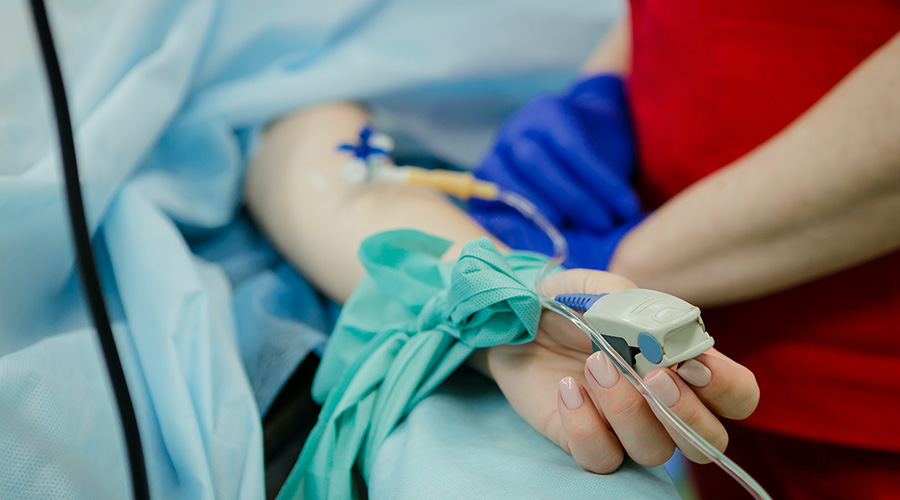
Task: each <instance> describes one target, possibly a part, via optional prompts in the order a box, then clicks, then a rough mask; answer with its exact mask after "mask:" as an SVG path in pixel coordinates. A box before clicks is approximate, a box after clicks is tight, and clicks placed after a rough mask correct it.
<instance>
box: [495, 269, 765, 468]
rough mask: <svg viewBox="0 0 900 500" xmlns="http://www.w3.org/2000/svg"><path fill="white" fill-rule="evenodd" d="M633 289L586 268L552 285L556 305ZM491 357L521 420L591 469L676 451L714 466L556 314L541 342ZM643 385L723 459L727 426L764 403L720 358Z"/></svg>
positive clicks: (713, 354) (548, 318) (751, 383)
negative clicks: (561, 297) (569, 296)
mask: <svg viewBox="0 0 900 500" xmlns="http://www.w3.org/2000/svg"><path fill="white" fill-rule="evenodd" d="M633 287H634V285H633V284H632V283H631V282H629V281H628V280H626V279H625V278H622V277H620V276H618V275H615V274H610V273H606V272H602V271H589V270H583V269H576V270H570V271H565V272H563V273H560V274H557V275H555V276H552V277H550V278H548V279H547V282H546V284H545V289H546V291H547V293H549V294H550V295H551V296H553V295H556V294H559V293H603V292H614V291H619V290H623V289H626V288H633ZM589 356H590V358H588V357H589ZM486 357H487V365H488V369H489V370H490V372H491V375H492V376H493V377H494V379H495V380H496V381H497V384H498V385H499V386H500V389H501V390H502V391H503V393H504V394H505V395H506V398H507V399H508V400H509V402H510V404H511V405H512V407H513V408H514V409H515V410H516V412H518V413H519V415H521V416H522V418H524V419H525V420H526V421H527V422H528V423H530V424H531V425H532V426H533V427H534V428H535V429H537V430H538V431H540V432H541V433H542V434H543V435H544V436H546V437H548V438H549V439H551V440H553V441H554V442H556V443H557V444H558V445H559V446H561V447H562V448H563V449H565V450H567V451H568V452H569V453H571V454H572V456H573V457H575V460H576V461H577V462H578V464H579V465H580V466H581V467H583V468H585V469H587V470H590V471H593V472H599V473H608V472H613V471H615V470H616V469H617V468H618V467H619V465H620V464H621V463H622V460H623V458H624V454H625V453H626V452H627V453H628V456H630V457H631V458H632V459H633V460H634V461H636V462H637V463H639V464H642V465H645V466H657V465H660V464H662V463H664V462H665V461H666V460H668V459H669V458H670V457H671V456H672V453H673V451H674V449H675V446H676V444H679V448H680V449H681V451H682V452H683V453H684V454H685V455H686V456H687V457H688V458H690V459H691V460H694V461H696V462H704V461H706V460H705V457H703V455H701V454H700V453H699V452H698V451H697V450H695V449H692V448H690V447H689V446H683V445H681V443H680V438H679V437H677V435H676V437H675V438H673V437H672V436H670V435H669V433H668V432H667V431H666V428H665V427H664V426H663V424H661V423H660V422H659V420H657V418H656V417H655V416H654V414H653V412H652V411H651V409H650V407H649V405H648V404H647V403H646V401H645V400H644V398H643V397H642V396H641V395H640V394H639V393H638V392H637V390H636V389H634V387H632V386H631V384H630V383H629V382H628V381H627V380H626V379H625V378H624V377H623V376H621V375H620V374H619V373H618V371H617V370H616V369H615V367H614V366H613V365H612V363H611V362H610V361H608V360H607V358H606V356H605V355H603V354H602V353H597V354H596V355H593V356H591V343H590V340H588V338H587V337H586V336H585V335H584V333H582V332H581V330H579V329H578V328H577V327H575V326H574V325H572V324H571V323H570V322H569V321H568V320H566V319H565V318H562V317H560V316H558V315H556V314H555V313H552V312H549V311H544V313H543V316H542V318H541V324H540V329H539V330H538V332H537V335H536V337H535V340H534V342H531V343H528V344H524V345H505V346H498V347H494V348H491V349H489V350H488V352H487V354H486ZM585 360H587V363H586V362H585ZM698 362H699V363H698ZM679 372H680V373H681V375H680V376H679ZM644 380H645V381H647V382H648V384H649V385H650V386H651V388H652V389H653V391H654V393H655V394H657V395H658V396H660V399H661V400H662V401H663V402H664V403H666V404H668V405H669V406H670V408H671V409H672V411H673V412H675V414H677V415H678V416H679V417H680V418H681V419H682V420H684V422H685V423H687V424H688V425H689V426H691V427H692V428H693V429H694V430H696V431H697V432H699V433H700V434H701V435H702V436H704V437H705V438H706V439H707V440H708V441H709V442H710V443H712V444H713V445H714V446H715V447H716V448H718V449H719V450H724V449H725V446H726V445H727V443H728V435H727V434H726V432H725V429H724V427H723V426H722V424H721V423H720V422H719V417H725V418H729V419H742V418H746V417H747V416H749V415H750V414H751V413H752V412H753V410H754V409H755V408H756V404H757V402H758V400H759V388H758V386H757V385H756V379H755V377H754V376H753V373H751V372H750V371H749V370H748V369H746V368H744V367H743V366H741V365H739V364H737V363H735V362H734V361H732V360H731V359H729V358H727V357H725V356H724V355H722V354H721V353H719V352H718V351H716V350H715V349H710V350H709V351H707V352H706V353H704V354H702V355H700V356H698V357H697V358H695V361H688V362H685V363H683V364H682V365H681V366H680V367H678V368H677V369H670V368H664V369H659V370H654V371H653V372H651V373H649V374H648V375H647V377H645V379H644Z"/></svg>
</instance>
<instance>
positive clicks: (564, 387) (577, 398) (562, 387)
mask: <svg viewBox="0 0 900 500" xmlns="http://www.w3.org/2000/svg"><path fill="white" fill-rule="evenodd" d="M559 394H560V395H561V396H562V400H563V403H565V405H566V408H568V409H570V410H577V409H578V408H581V405H582V404H584V396H582V395H581V388H580V387H578V383H576V382H575V379H573V378H572V377H566V378H564V379H562V380H560V381H559Z"/></svg>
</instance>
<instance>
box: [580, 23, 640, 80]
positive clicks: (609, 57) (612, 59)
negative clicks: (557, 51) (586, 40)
mask: <svg viewBox="0 0 900 500" xmlns="http://www.w3.org/2000/svg"><path fill="white" fill-rule="evenodd" d="M581 72H582V73H585V74H587V75H597V74H600V73H614V74H617V75H621V76H623V77H624V76H626V75H628V73H630V72H631V18H630V17H629V15H628V11H627V9H626V11H625V14H624V15H623V16H622V19H619V21H617V22H616V24H615V25H614V26H613V27H612V28H611V29H610V30H609V31H608V32H607V33H606V35H605V36H604V37H603V40H601V41H600V44H598V45H597V48H595V49H594V51H593V52H592V53H591V55H590V57H588V60H587V62H585V63H584V65H583V66H582V68H581Z"/></svg>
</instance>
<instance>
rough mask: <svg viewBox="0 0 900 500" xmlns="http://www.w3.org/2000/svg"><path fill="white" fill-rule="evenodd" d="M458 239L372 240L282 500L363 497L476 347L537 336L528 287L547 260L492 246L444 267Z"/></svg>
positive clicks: (401, 236)
mask: <svg viewBox="0 0 900 500" xmlns="http://www.w3.org/2000/svg"><path fill="white" fill-rule="evenodd" d="M449 247H450V242H448V241H446V240H443V239H440V238H437V237H434V236H429V235H426V234H424V233H420V232H418V231H412V230H397V231H388V232H385V233H380V234H377V235H375V236H372V237H370V238H368V239H367V240H366V241H364V242H363V244H362V246H361V248H360V251H359V257H360V260H361V261H362V263H363V265H364V266H365V268H366V270H367V271H368V273H369V275H368V277H367V278H366V279H365V280H363V282H362V283H361V284H360V286H359V287H358V288H357V289H356V291H355V292H354V293H353V295H352V296H351V297H350V299H349V301H348V302H347V304H346V305H345V306H344V310H343V312H342V314H341V318H340V319H339V320H338V323H337V326H336V327H335V331H334V333H332V337H331V340H330V341H329V344H328V347H327V348H326V350H325V355H324V357H323V359H322V363H321V365H320V368H319V371H318V373H317V374H316V380H315V381H314V386H313V394H314V396H315V397H316V398H317V399H318V400H320V401H322V400H324V404H323V407H322V412H321V413H320V415H319V420H318V422H317V423H316V426H315V428H314V429H313V431H312V433H311V434H310V436H309V438H308V440H307V442H306V445H305V446H304V448H303V451H302V452H301V454H300V458H299V460H298V462H297V464H296V465H295V467H294V469H293V470H292V471H291V474H290V476H289V477H288V480H287V482H286V483H285V485H284V487H283V488H282V490H281V493H280V494H279V497H278V498H279V499H280V500H287V499H299V498H357V497H359V492H358V491H357V490H356V487H355V485H354V481H353V467H354V465H358V466H359V468H360V471H361V472H362V475H363V477H364V478H366V479H368V475H369V471H370V470H371V467H372V465H373V462H374V458H375V456H376V453H377V451H378V449H379V448H380V447H381V445H382V443H383V442H384V440H385V439H386V438H387V436H388V435H389V434H390V432H391V431H392V430H393V428H394V427H395V426H396V425H397V423H398V422H400V420H401V419H403V417H404V416H406V415H407V414H408V413H409V411H410V410H411V409H412V408H413V407H414V406H415V405H416V403H418V402H419V401H421V400H422V399H423V398H425V397H426V396H427V395H428V394H430V393H431V392H432V391H433V390H434V389H435V388H437V386H438V385H439V384H440V383H441V382H443V381H444V380H445V379H446V378H447V377H448V376H449V375H450V374H451V373H453V371H454V370H455V369H456V368H457V367H459V365H460V364H462V363H463V362H464V361H465V360H466V358H467V357H468V356H469V355H470V354H471V353H472V352H473V351H474V350H475V349H476V348H481V347H488V346H492V345H498V344H510V343H523V342H528V341H530V340H532V339H533V338H534V334H535V332H536V331H537V327H538V322H539V320H540V313H541V308H540V303H539V302H538V297H537V295H536V294H535V293H534V291H532V290H531V284H532V283H533V282H534V278H535V276H536V275H537V273H538V272H539V271H540V269H541V267H542V266H543V265H544V263H545V262H546V260H547V259H546V257H544V256H541V255H538V254H533V253H526V252H514V253H512V254H509V255H502V254H500V252H499V251H498V250H497V249H496V248H495V247H494V245H493V244H492V243H491V242H490V240H488V239H487V238H481V239H477V240H474V241H472V242H470V243H468V244H467V245H466V246H465V247H464V248H463V250H462V253H461V255H460V257H459V259H458V260H457V261H456V262H442V261H441V255H442V254H443V253H444V252H446V250H447V249H448V248H449Z"/></svg>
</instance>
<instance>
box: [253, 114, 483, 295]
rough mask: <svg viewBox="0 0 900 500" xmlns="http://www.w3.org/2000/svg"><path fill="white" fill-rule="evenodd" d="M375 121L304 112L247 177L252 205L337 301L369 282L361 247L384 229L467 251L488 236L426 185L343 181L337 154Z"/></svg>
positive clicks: (265, 147)
mask: <svg viewBox="0 0 900 500" xmlns="http://www.w3.org/2000/svg"><path fill="white" fill-rule="evenodd" d="M367 119H368V117H367V116H366V114H365V112H364V111H363V110H362V109H361V108H359V107H357V106H354V105H352V104H332V105H327V106H322V107H318V108H314V109H309V110H305V111H301V112H297V113H295V114H294V115H291V116H289V117H287V118H284V119H282V120H281V121H279V122H277V123H275V124H274V125H272V126H271V127H270V128H269V130H267V131H266V133H265V136H264V138H263V143H262V145H261V147H260V149H259V154H258V155H257V157H256V158H255V159H254V160H253V162H252V164H251V166H250V169H249V171H248V173H247V180H246V197H247V204H248V206H249V208H250V211H251V213H252V214H253V216H254V218H255V219H256V221H257V223H259V225H260V226H261V227H262V228H263V230H264V231H265V232H266V233H267V234H268V236H269V237H270V239H271V240H272V241H273V242H274V244H275V246H276V247H277V248H278V249H279V251H280V252H281V253H282V254H283V255H284V256H285V257H286V258H287V259H288V260H290V261H291V263H292V264H293V265H294V266H295V267H297V268H298V269H300V270H301V271H302V272H303V273H304V275H305V276H306V277H307V278H309V279H310V280H311V281H312V282H313V283H315V284H316V285H317V286H318V287H319V288H320V289H321V290H322V291H324V292H325V293H326V294H328V295H329V296H331V297H332V298H334V299H336V300H339V301H344V300H345V299H346V298H347V297H348V296H349V295H350V292H352V291H353V289H354V288H355V287H356V285H357V283H358V282H359V280H360V279H362V277H363V274H364V273H363V268H362V266H361V265H360V264H359V261H358V259H357V258H356V251H357V249H358V248H359V244H360V243H361V242H362V240H363V239H365V238H366V237H368V236H370V235H372V234H375V233H377V232H380V231H384V230H388V229H397V228H414V229H420V230H423V231H427V232H429V233H431V234H436V235H438V236H442V237H444V238H447V239H449V240H451V241H454V242H456V245H455V246H454V247H453V248H451V250H450V251H449V252H448V256H449V255H458V254H459V250H460V248H461V246H462V245H463V244H464V243H465V242H467V241H469V240H472V239H475V238H478V237H480V236H484V235H485V231H484V230H483V229H482V228H481V227H480V226H478V225H477V224H476V223H474V222H473V221H471V220H470V219H469V218H468V217H467V216H466V215H465V214H464V213H463V212H462V211H460V210H458V209H457V208H456V207H455V206H454V205H453V204H452V203H450V202H449V201H448V200H447V199H445V198H444V197H443V196H441V195H439V194H437V193H433V192H430V191H428V190H425V189H422V188H408V187H406V186H396V185H377V184H372V185H368V186H364V187H355V186H351V185H349V184H347V183H346V182H344V181H343V179H342V177H341V167H342V166H343V165H344V163H345V162H346V161H347V159H348V157H347V155H346V154H345V153H340V152H338V151H336V145H337V144H338V143H341V142H355V140H356V138H357V133H358V132H359V129H360V128H361V127H362V126H363V125H364V124H365V122H366V121H367Z"/></svg>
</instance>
